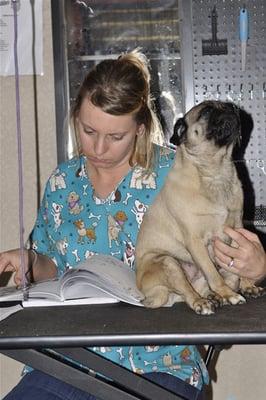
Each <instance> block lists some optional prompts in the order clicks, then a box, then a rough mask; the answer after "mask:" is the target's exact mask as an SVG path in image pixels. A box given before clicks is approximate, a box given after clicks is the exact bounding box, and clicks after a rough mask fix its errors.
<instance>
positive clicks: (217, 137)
mask: <svg viewBox="0 0 266 400" xmlns="http://www.w3.org/2000/svg"><path fill="white" fill-rule="evenodd" d="M239 139H240V117H239V110H238V108H237V107H236V106H235V105H234V104H232V103H229V102H222V101H204V102H202V103H200V104H199V105H197V106H195V107H193V108H192V109H191V110H190V111H189V112H188V113H187V114H186V115H185V116H184V117H183V118H180V119H179V120H177V122H176V123H175V127H174V134H173V136H172V138H171V143H173V144H176V145H180V144H181V143H184V144H185V145H186V146H188V147H189V148H194V147H199V146H200V145H201V144H202V143H206V142H208V146H209V147H210V145H212V146H213V147H214V148H216V149H217V148H218V149H219V148H221V147H228V146H230V145H231V144H235V143H236V142H237V140H239Z"/></svg>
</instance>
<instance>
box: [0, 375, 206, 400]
mask: <svg viewBox="0 0 266 400" xmlns="http://www.w3.org/2000/svg"><path fill="white" fill-rule="evenodd" d="M144 376H145V377H146V378H147V379H149V380H151V381H153V382H156V383H158V385H161V386H163V387H164V388H166V389H168V390H171V391H172V392H174V393H176V394H179V395H180V396H182V395H183V396H184V399H187V400H204V395H203V393H202V392H201V391H199V390H198V389H196V388H194V387H193V386H191V385H189V384H188V383H186V382H184V381H182V380H181V379H178V378H176V377H174V376H172V375H169V374H164V373H159V372H154V373H153V372H152V373H147V374H144ZM3 400H97V399H96V397H94V396H92V395H90V394H88V393H86V392H83V391H81V390H79V389H76V388H75V387H74V386H71V385H69V384H67V383H64V382H62V381H59V380H58V379H56V378H54V377H52V376H49V375H46V374H44V373H43V372H40V371H37V370H34V371H32V372H29V373H27V374H26V375H25V376H24V377H23V378H22V379H21V381H20V382H19V383H18V385H17V386H16V387H15V388H14V389H13V390H12V391H11V392H10V393H9V394H8V395H7V396H6V397H5V398H4V399H3Z"/></svg>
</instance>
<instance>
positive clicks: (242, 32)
mask: <svg viewBox="0 0 266 400" xmlns="http://www.w3.org/2000/svg"><path fill="white" fill-rule="evenodd" d="M239 39H240V42H241V70H242V71H245V70H246V56H247V41H248V11H247V9H246V8H241V10H240V15H239Z"/></svg>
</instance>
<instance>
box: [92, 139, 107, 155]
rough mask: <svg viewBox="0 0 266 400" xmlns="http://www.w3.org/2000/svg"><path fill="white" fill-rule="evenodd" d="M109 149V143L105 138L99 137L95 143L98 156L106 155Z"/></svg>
mask: <svg viewBox="0 0 266 400" xmlns="http://www.w3.org/2000/svg"><path fill="white" fill-rule="evenodd" d="M106 149H107V143H106V141H105V138H103V137H99V136H98V137H97V138H96V139H95V142H94V152H95V154H96V155H97V156H100V155H101V154H104V153H105V152H106Z"/></svg>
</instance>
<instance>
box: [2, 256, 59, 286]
mask: <svg viewBox="0 0 266 400" xmlns="http://www.w3.org/2000/svg"><path fill="white" fill-rule="evenodd" d="M20 257H21V252H20V249H13V250H9V251H5V252H3V253H0V274H1V273H2V272H4V271H13V272H14V273H15V275H14V281H15V283H16V285H20V284H21V282H22V275H21V265H20V264H21V258H20ZM24 257H25V266H26V271H25V273H26V279H27V280H28V281H29V282H37V281H42V280H45V279H52V278H54V277H56V275H57V267H56V265H55V263H54V262H53V261H52V260H51V259H50V258H48V257H46V256H44V255H42V254H38V253H36V252H35V251H33V250H26V249H25V250H24Z"/></svg>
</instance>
